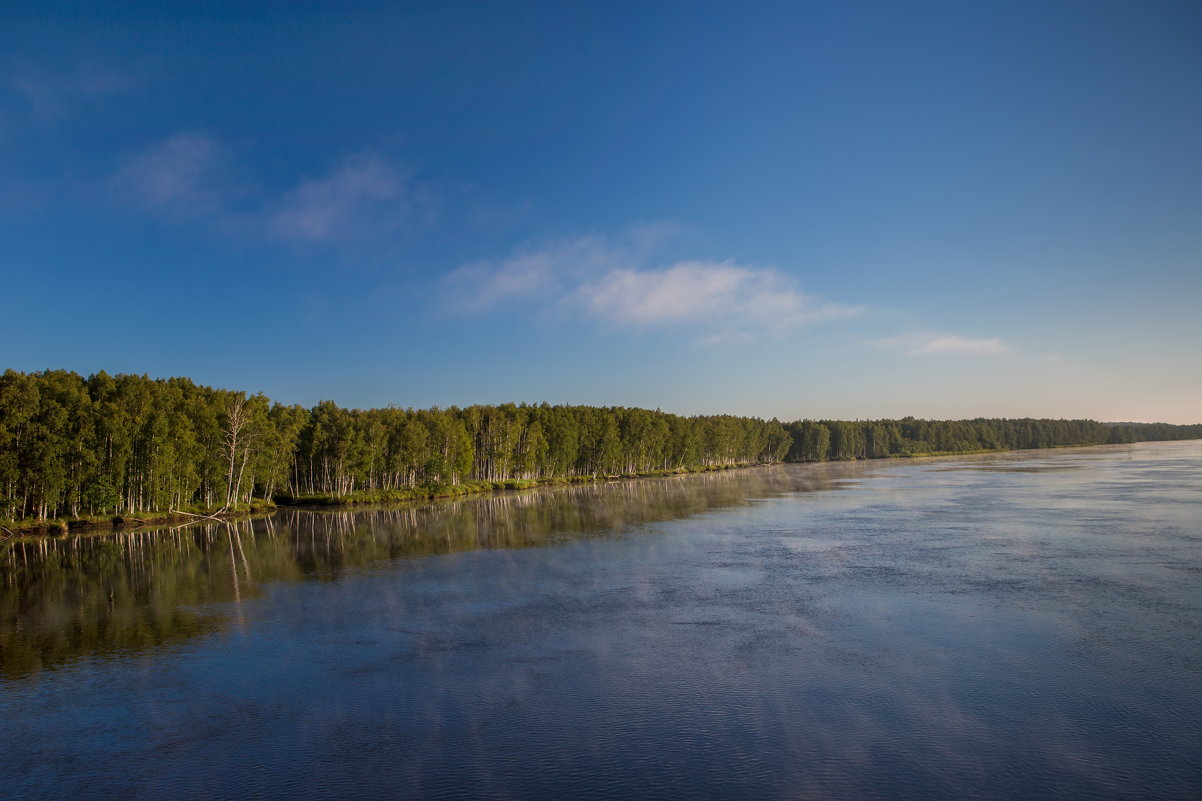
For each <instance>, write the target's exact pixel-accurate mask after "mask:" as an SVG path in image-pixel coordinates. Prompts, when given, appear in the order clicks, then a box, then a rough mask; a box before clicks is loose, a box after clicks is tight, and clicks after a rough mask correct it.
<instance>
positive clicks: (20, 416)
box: [0, 370, 1202, 521]
mask: <svg viewBox="0 0 1202 801" xmlns="http://www.w3.org/2000/svg"><path fill="white" fill-rule="evenodd" d="M1185 438H1202V426H1172V425H1166V424H1160V423H1155V424H1140V423H1123V424H1108V423H1097V422H1093V421H1090V420H984V419H982V420H966V421H933V420H916V419H914V418H905V419H903V420H875V421H855V422H848V421H838V420H821V421H811V420H803V421H797V422H794V423H788V424H782V423H780V422H779V421H777V420H761V419H759V418H750V417H736V416H732V415H699V416H693V417H682V416H679V415H674V414H668V413H665V412H661V411H658V410H656V411H650V410H646V409H634V408H624V407H594V406H566V405H550V404H547V403H542V404H537V405H532V404H503V405H495V406H483V405H478V406H468V407H465V408H458V407H453V406H452V407H449V408H446V409H440V408H433V409H402V408H396V407H388V408H384V409H366V410H364V409H345V408H342V407H340V406H338V405H336V404H335V403H333V402H330V401H323V402H321V403H319V404H317V405H316V406H314V407H313V408H310V409H306V408H304V407H301V406H295V405H293V406H288V405H284V404H279V403H273V402H272V401H270V400H269V399H268V398H266V397H265V396H264V395H262V394H254V395H248V394H247V393H245V392H237V391H231V390H225V389H213V388H211V387H206V386H200V385H197V384H195V383H193V382H192V381H190V380H189V379H187V378H167V379H152V378H149V377H147V376H145V375H142V376H138V375H115V376H112V375H109V374H107V373H104V372H100V373H97V374H95V375H92V376H89V377H87V378H84V377H83V376H80V375H79V374H77V373H74V372H68V371H63V370H47V371H45V372H41V373H21V372H16V371H14V370H7V371H5V372H4V374H3V375H2V376H0V519H6V520H10V521H11V520H21V519H33V520H49V519H58V518H81V517H88V516H108V515H112V516H122V515H124V516H132V515H139V514H145V513H152V512H167V511H170V510H183V511H192V512H200V511H213V510H225V509H231V508H238V507H242V506H245V505H248V504H252V503H254V502H255V501H256V500H272V499H281V498H293V499H295V498H315V497H320V498H323V499H326V500H338V499H346V498H351V497H357V498H365V497H368V498H377V499H380V500H390V499H396V498H402V497H419V496H423V495H429V494H431V488H458V489H463V488H465V487H467V488H489V487H495V486H518V485H521V482H527V481H547V480H560V479H570V478H598V477H604V476H616V475H638V474H648V473H656V472H672V471H680V470H696V469H707V468H714V467H722V466H740V465H750V464H760V463H767V462H777V461H781V460H782V459H790V460H796V461H822V460H838V459H871V458H881V457H887V456H905V455H914V454H920V453H956V452H964V451H977V450H994V449H1016V448H1042V447H1053V446H1060V445H1094V444H1102V443H1107V442H1134V441H1139V440H1149V439H1185Z"/></svg>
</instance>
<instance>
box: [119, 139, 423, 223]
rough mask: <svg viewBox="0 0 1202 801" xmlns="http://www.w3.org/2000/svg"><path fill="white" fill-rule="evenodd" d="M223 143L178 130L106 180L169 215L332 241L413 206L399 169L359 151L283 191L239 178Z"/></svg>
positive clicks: (395, 218)
mask: <svg viewBox="0 0 1202 801" xmlns="http://www.w3.org/2000/svg"><path fill="white" fill-rule="evenodd" d="M235 173H236V168H235V167H234V166H233V165H232V164H231V163H230V159H229V158H228V157H227V149H226V148H225V147H224V146H223V145H222V143H221V142H220V141H219V140H218V139H216V138H214V137H212V136H209V135H207V134H202V133H195V132H180V133H177V134H174V135H172V136H170V137H168V138H166V139H164V140H162V141H159V142H155V143H153V144H151V145H149V146H148V147H146V148H145V149H144V150H142V151H141V152H139V153H135V154H133V155H131V156H129V157H128V158H126V159H125V160H124V162H123V163H122V164H121V166H120V168H119V169H118V170H117V172H116V173H115V174H114V175H113V176H112V179H111V181H110V184H111V186H112V187H113V188H114V189H115V190H116V191H117V193H118V194H119V195H120V196H121V197H122V198H123V199H124V200H126V201H127V202H130V203H132V204H133V205H134V206H136V207H138V208H140V209H142V210H144V211H147V212H152V213H155V214H159V215H162V216H167V217H170V218H177V219H178V218H204V219H205V221H206V222H208V223H210V224H212V225H214V226H217V227H218V228H220V229H221V230H224V231H226V232H236V233H238V234H239V235H243V236H252V237H262V238H267V239H274V240H277V241H288V242H305V243H317V242H335V241H342V240H347V239H353V238H355V237H358V236H363V235H368V234H375V233H380V232H385V231H389V230H392V229H393V228H395V227H396V226H397V225H398V224H400V223H401V222H402V221H404V220H405V219H406V216H407V215H409V214H410V213H411V212H413V211H414V205H415V204H413V203H410V202H409V195H411V194H413V193H411V192H410V191H409V187H408V185H407V177H406V175H405V173H404V172H403V171H402V170H401V169H400V168H399V167H397V166H396V165H395V164H394V163H393V162H392V161H391V160H389V159H387V158H384V157H383V156H380V155H379V154H376V153H363V154H359V155H357V156H353V157H351V158H348V159H346V160H344V161H343V162H341V163H340V164H339V165H338V166H337V167H336V168H335V169H333V170H332V171H331V172H330V173H329V174H328V175H326V176H323V177H320V178H315V179H307V180H302V181H300V182H299V183H297V184H296V185H295V186H294V187H293V188H292V189H290V190H287V191H284V192H282V193H276V192H271V191H267V190H264V189H263V188H262V187H258V188H256V187H254V186H253V185H249V184H245V183H238V182H237V181H236V180H235V179H234V174H235Z"/></svg>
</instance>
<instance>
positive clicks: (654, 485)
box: [0, 465, 865, 677]
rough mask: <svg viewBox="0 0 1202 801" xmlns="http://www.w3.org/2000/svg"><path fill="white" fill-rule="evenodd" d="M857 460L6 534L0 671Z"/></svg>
mask: <svg viewBox="0 0 1202 801" xmlns="http://www.w3.org/2000/svg"><path fill="white" fill-rule="evenodd" d="M864 470H865V467H864V466H863V465H858V466H857V465H816V466H813V467H812V468H810V469H802V470H797V469H793V470H788V469H784V468H780V467H775V468H771V467H770V468H755V469H749V470H740V471H731V472H716V473H703V474H697V475H690V476H679V477H673V478H667V479H653V480H641V481H623V482H614V483H609V484H590V485H582V486H573V487H564V488H556V489H544V490H534V491H526V492H514V493H505V494H499V495H492V496H484V497H479V498H468V499H459V500H452V501H446V502H441V503H435V504H429V505H422V506H409V507H382V508H370V509H361V508H356V509H341V510H321V511H313V510H303V509H282V510H280V511H279V512H277V513H276V514H274V515H270V516H267V517H262V518H259V519H255V520H243V521H238V522H232V523H215V522H207V521H206V522H198V523H193V524H189V525H184V526H175V527H171V528H157V529H146V530H140V531H133V532H118V533H106V534H91V535H75V536H65V537H57V538H51V537H40V538H21V539H15V540H10V541H8V542H6V543H4V544H3V545H0V573H2V575H3V583H2V585H0V675H3V676H7V677H18V676H22V675H27V674H30V673H33V672H36V671H38V670H41V669H43V668H49V667H54V666H56V665H59V664H62V663H64V662H66V661H68V660H71V659H74V658H77V657H80V656H86V655H100V654H109V653H121V652H130V651H136V650H141V649H146V648H153V647H156V646H161V645H166V644H170V643H174V642H179V641H181V640H185V639H188V638H192V637H198V636H202V635H206V634H214V633H217V632H219V631H222V630H224V629H226V628H227V627H228V626H229V625H230V623H231V618H230V617H229V615H228V614H226V612H225V611H218V610H215V609H212V607H214V606H215V605H219V604H228V603H233V604H234V608H233V621H234V622H237V621H239V620H241V617H242V616H241V603H242V602H243V601H245V600H248V599H252V598H255V597H256V596H257V595H258V594H259V592H260V586H261V585H262V584H264V583H269V582H276V581H298V580H302V579H305V578H317V579H322V580H330V579H335V578H336V577H337V576H339V575H340V574H341V573H343V572H344V571H346V570H349V569H353V568H359V567H364V566H369V565H373V564H378V563H382V562H388V561H391V560H396V559H406V558H415V557H424V556H434V555H438V554H447V553H453V552H457V551H472V550H478V549H493V548H529V547H537V546H542V545H546V544H548V543H554V542H559V541H562V540H564V539H565V538H572V537H578V536H580V535H581V534H585V533H588V534H605V533H607V532H608V533H612V532H620V531H626V530H629V529H630V528H631V527H632V526H636V525H640V524H646V523H652V522H656V521H663V520H673V519H678V518H682V517H688V516H691V515H696V514H699V513H702V512H705V511H707V510H709V509H714V508H719V507H726V506H737V505H744V504H747V503H749V502H750V500H751V499H753V498H757V497H765V496H771V495H778V494H781V493H784V492H790V491H799V490H803V491H804V490H809V491H816V490H823V489H831V488H834V487H836V486H841V483H840V482H842V481H845V480H846V479H847V477H848V476H849V475H856V474H859V473H862V472H864Z"/></svg>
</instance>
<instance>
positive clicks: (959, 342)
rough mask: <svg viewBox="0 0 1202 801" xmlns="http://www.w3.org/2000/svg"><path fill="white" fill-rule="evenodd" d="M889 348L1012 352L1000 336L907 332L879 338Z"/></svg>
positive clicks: (918, 352) (920, 352) (925, 352)
mask: <svg viewBox="0 0 1202 801" xmlns="http://www.w3.org/2000/svg"><path fill="white" fill-rule="evenodd" d="M877 344H878V345H879V346H880V347H882V348H885V349H887V350H901V351H903V352H904V353H905V354H906V355H907V356H1000V355H1003V354H1006V353H1010V352H1011V348H1010V346H1009V345H1008V344H1007V343H1006V341H1005V340H1003V339H1002V338H1000V337H988V338H972V337H964V336H959V335H956V334H939V333H927V334H906V335H902V336H897V337H890V338H889V339H882V340H878V342H877Z"/></svg>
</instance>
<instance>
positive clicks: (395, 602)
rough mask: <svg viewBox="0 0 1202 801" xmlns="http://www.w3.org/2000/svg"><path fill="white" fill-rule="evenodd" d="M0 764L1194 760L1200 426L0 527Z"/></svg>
mask: <svg viewBox="0 0 1202 801" xmlns="http://www.w3.org/2000/svg"><path fill="white" fill-rule="evenodd" d="M0 744H2V750H0V796H3V797H5V798H16V799H64V798H72V799H87V798H120V799H156V801H157V800H158V799H177V798H178V799H209V798H213V799H229V798H268V799H276V798H279V799H309V798H312V799H317V798H322V799H334V798H348V797H356V798H390V799H392V798H434V799H444V798H445V799H449V798H490V799H494V798H495V799H503V798H516V799H542V798H547V799H550V798H614V799H619V798H620V799H629V798H681V799H684V798H688V799H703V798H716V799H719V798H740V799H751V798H754V799H761V798H849V799H856V798H871V799H910V798H958V799H976V798H982V799H984V798H998V799H1002V798H1022V797H1027V798H1067V799H1077V798H1080V799H1086V798H1091V799H1092V798H1124V799H1141V798H1161V799H1184V798H1196V797H1198V788H1199V787H1202V443H1197V442H1189V443H1153V444H1143V445H1135V446H1110V447H1104V448H1092V449H1080V450H1062V451H1051V452H1049V451H1044V452H1025V453H1019V454H1007V455H1003V456H989V457H961V458H957V459H941V460H923V461H914V462H901V463H899V462H890V463H884V462H872V463H860V464H836V465H790V466H784V467H778V468H762V469H753V470H744V471H736V472H731V473H726V474H711V475H701V476H692V477H684V478H678V479H666V480H648V481H638V482H625V483H619V484H612V485H607V486H592V487H580V488H571V489H566V490H556V491H544V492H534V493H528V494H517V493H515V494H508V495H503V496H497V497H489V498H481V499H477V500H470V501H459V502H453V503H446V504H440V505H436V506H431V507H424V508H413V509H375V510H364V511H356V512H349V513H348V512H308V511H296V510H289V511H283V512H281V513H279V514H278V515H275V516H274V517H271V518H265V519H260V520H255V521H251V522H244V523H242V524H239V525H229V526H227V525H217V526H211V525H193V526H187V527H183V528H177V529H174V530H159V531H153V532H140V533H131V534H115V535H114V534H106V535H103V536H89V537H68V538H60V539H42V540H34V539H26V540H13V541H9V542H7V543H4V544H3V545H0Z"/></svg>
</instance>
